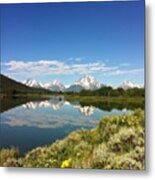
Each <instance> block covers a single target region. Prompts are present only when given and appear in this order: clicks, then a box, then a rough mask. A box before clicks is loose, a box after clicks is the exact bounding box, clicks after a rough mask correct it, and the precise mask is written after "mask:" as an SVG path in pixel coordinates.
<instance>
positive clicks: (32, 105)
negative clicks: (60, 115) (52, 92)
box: [22, 99, 65, 110]
mask: <svg viewBox="0 0 155 180" xmlns="http://www.w3.org/2000/svg"><path fill="white" fill-rule="evenodd" d="M64 103H65V101H63V100H62V101H60V100H58V99H51V100H45V101H30V102H28V103H26V104H23V105H22V106H23V107H24V108H27V109H37V108H43V107H44V108H47V107H50V108H52V109H53V110H58V109H60V108H61V107H62V106H63V105H64Z"/></svg>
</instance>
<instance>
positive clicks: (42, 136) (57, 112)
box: [0, 97, 133, 155]
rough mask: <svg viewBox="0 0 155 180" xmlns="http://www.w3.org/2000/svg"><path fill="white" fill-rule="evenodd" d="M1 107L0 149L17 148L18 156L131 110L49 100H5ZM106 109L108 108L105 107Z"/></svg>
mask: <svg viewBox="0 0 155 180" xmlns="http://www.w3.org/2000/svg"><path fill="white" fill-rule="evenodd" d="M2 102H3V103H2V104H1V105H2V106H1V143H0V146H1V148H10V147H12V146H14V147H18V148H19V151H20V153H21V155H23V154H24V153H26V152H27V151H29V150H31V149H33V148H35V147H38V146H43V145H48V144H51V143H53V142H55V141H56V140H58V139H62V138H64V137H65V136H66V135H68V134H69V133H70V132H72V131H74V130H77V129H80V128H85V129H91V128H94V127H96V125H97V123H98V122H99V120H100V119H101V118H102V117H104V116H107V115H118V114H128V113H131V112H132V109H133V108H128V106H127V107H125V105H123V107H120V105H119V107H120V108H117V106H114V105H109V104H105V103H104V104H103V105H102V103H99V106H97V104H95V106H94V105H93V104H91V103H89V105H81V104H80V103H79V102H78V101H73V102H69V101H66V100H65V99H63V98H58V97H51V98H50V99H42V100H28V99H26V100H19V99H11V100H8V99H5V100H3V101H2ZM106 106H108V107H107V108H106Z"/></svg>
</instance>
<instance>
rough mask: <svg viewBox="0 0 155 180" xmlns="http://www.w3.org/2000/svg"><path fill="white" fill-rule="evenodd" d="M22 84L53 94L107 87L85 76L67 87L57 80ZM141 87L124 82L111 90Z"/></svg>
mask: <svg viewBox="0 0 155 180" xmlns="http://www.w3.org/2000/svg"><path fill="white" fill-rule="evenodd" d="M23 84H25V85H27V86H29V87H35V88H44V89H47V90H51V91H55V92H80V91H81V90H83V89H85V90H96V89H99V88H101V87H104V86H107V85H106V84H101V83H100V82H98V81H97V80H96V79H95V77H93V76H90V75H85V76H83V77H81V78H80V79H79V80H78V81H75V82H74V83H73V84H71V85H70V86H69V87H66V86H65V85H64V84H63V83H62V82H60V81H58V80H54V81H52V82H48V83H41V82H37V81H36V80H31V79H28V80H26V81H24V82H23ZM141 87H142V86H140V85H138V84H135V83H133V82H131V81H124V82H122V83H121V84H120V85H119V86H117V87H113V88H123V89H124V90H126V89H130V88H141Z"/></svg>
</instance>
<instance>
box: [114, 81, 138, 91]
mask: <svg viewBox="0 0 155 180" xmlns="http://www.w3.org/2000/svg"><path fill="white" fill-rule="evenodd" d="M118 88H123V89H124V90H126V89H131V88H141V86H140V85H138V84H135V83H133V82H131V81H124V82H123V83H122V84H120V85H119V86H118Z"/></svg>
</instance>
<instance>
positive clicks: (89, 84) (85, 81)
mask: <svg viewBox="0 0 155 180" xmlns="http://www.w3.org/2000/svg"><path fill="white" fill-rule="evenodd" d="M75 84H77V85H81V86H82V87H83V88H84V89H90V90H94V89H98V88H99V87H100V86H101V85H100V83H99V82H98V81H97V80H96V79H95V78H94V77H93V76H91V75H85V76H83V77H81V78H80V79H79V80H78V81H76V82H75Z"/></svg>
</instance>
